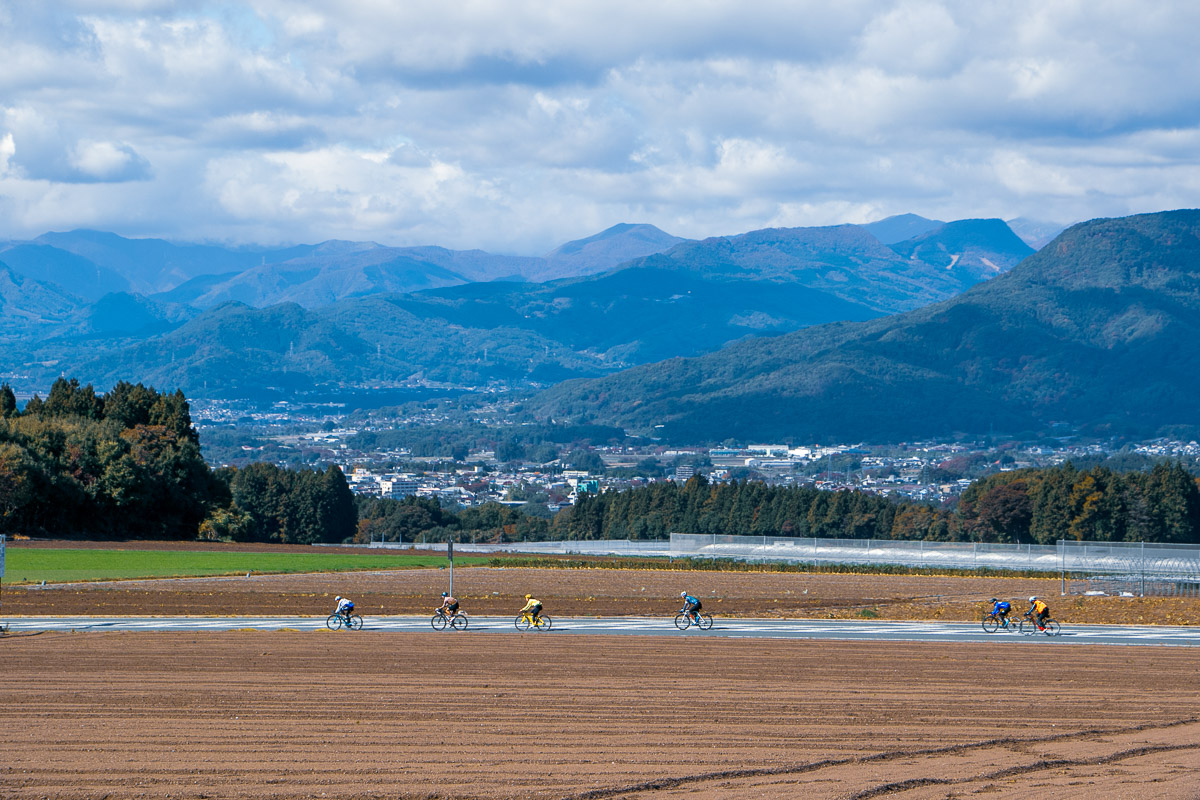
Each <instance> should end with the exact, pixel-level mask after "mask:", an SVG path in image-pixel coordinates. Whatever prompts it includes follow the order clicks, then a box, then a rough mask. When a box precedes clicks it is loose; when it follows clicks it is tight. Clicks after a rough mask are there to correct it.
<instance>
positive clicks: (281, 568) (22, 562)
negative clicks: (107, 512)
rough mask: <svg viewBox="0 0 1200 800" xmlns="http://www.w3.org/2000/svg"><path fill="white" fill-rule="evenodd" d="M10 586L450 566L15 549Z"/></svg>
mask: <svg viewBox="0 0 1200 800" xmlns="http://www.w3.org/2000/svg"><path fill="white" fill-rule="evenodd" d="M7 562H8V563H7V568H6V571H5V575H4V582H5V583H9V584H20V583H40V582H41V581H46V582H48V583H69V582H75V581H103V580H123V579H125V580H127V579H130V578H183V577H208V576H221V575H245V574H246V573H247V572H253V573H256V574H280V575H282V574H294V573H303V572H350V571H355V570H381V569H415V568H420V567H444V566H446V565H447V564H448V563H449V562H447V560H446V557H445V556H442V555H377V554H374V553H354V552H350V553H345V552H313V553H272V552H269V551H264V552H261V553H247V552H237V553H221V552H209V551H172V550H118V549H114V550H94V549H72V548H61V549H57V548H56V549H49V548H46V549H40V548H39V549H23V548H9V549H8V553H7ZM486 562H487V558H486V557H481V556H467V557H462V556H460V557H459V558H457V559H455V563H456V564H459V565H468V564H471V565H475V564H483V563H486Z"/></svg>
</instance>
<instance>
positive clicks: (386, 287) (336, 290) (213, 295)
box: [165, 242, 467, 308]
mask: <svg viewBox="0 0 1200 800" xmlns="http://www.w3.org/2000/svg"><path fill="white" fill-rule="evenodd" d="M466 282H467V279H466V278H465V277H463V276H462V275H459V274H457V273H454V272H451V271H449V270H447V269H444V268H443V267H440V266H437V265H436V264H433V263H430V262H428V261H420V260H417V259H414V258H410V257H408V256H403V255H400V256H398V255H397V251H396V249H395V248H390V247H382V246H380V245H376V244H370V243H367V244H362V243H357V242H325V243H324V244H322V245H321V246H319V247H316V248H313V249H312V250H311V251H310V252H309V253H308V254H307V255H305V256H303V257H300V258H294V259H291V260H289V261H285V262H282V263H278V264H266V265H263V266H258V267H254V268H252V269H248V270H246V271H244V272H240V273H237V274H235V275H233V276H232V277H230V278H228V279H227V280H224V281H220V282H216V283H210V282H209V281H200V282H197V281H193V282H191V283H190V284H188V285H187V286H188V288H189V289H191V288H198V287H204V290H203V291H202V292H200V293H198V294H196V296H194V297H191V298H188V300H187V301H188V302H189V303H191V304H192V305H195V306H198V307H200V308H208V307H212V306H217V305H220V304H222V303H227V302H231V301H232V302H239V303H246V304H247V305H252V306H258V307H263V306H268V305H276V304H278V303H297V304H299V305H301V306H304V307H306V308H314V307H318V306H323V305H328V304H330V303H334V302H337V301H338V300H341V299H344V298H347V297H364V296H366V295H371V294H380V293H385V292H412V291H417V290H419V289H429V288H433V287H438V286H452V285H455V284H460V283H466ZM165 296H166V297H179V299H183V296H182V293H179V292H176V293H174V294H168V295H165Z"/></svg>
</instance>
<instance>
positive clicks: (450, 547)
mask: <svg viewBox="0 0 1200 800" xmlns="http://www.w3.org/2000/svg"><path fill="white" fill-rule="evenodd" d="M446 558H448V559H450V596H451V597H454V542H451V541H449V540H447V542H446Z"/></svg>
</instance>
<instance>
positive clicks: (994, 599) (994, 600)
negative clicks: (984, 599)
mask: <svg viewBox="0 0 1200 800" xmlns="http://www.w3.org/2000/svg"><path fill="white" fill-rule="evenodd" d="M988 602H989V603H996V602H999V601H998V600H996V598H994V597H993V598H992V599H991V600H988Z"/></svg>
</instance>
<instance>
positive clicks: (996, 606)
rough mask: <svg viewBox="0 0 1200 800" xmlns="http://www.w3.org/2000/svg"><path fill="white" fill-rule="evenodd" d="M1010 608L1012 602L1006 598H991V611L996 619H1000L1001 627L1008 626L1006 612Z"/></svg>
mask: <svg viewBox="0 0 1200 800" xmlns="http://www.w3.org/2000/svg"><path fill="white" fill-rule="evenodd" d="M1011 610H1012V604H1011V603H1009V602H1008V601H1007V600H997V599H996V598H994V597H993V598H992V613H993V614H994V615H995V616H996V619H998V620H1000V625H1001V627H1004V628H1007V627H1008V612H1009V611H1011Z"/></svg>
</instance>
